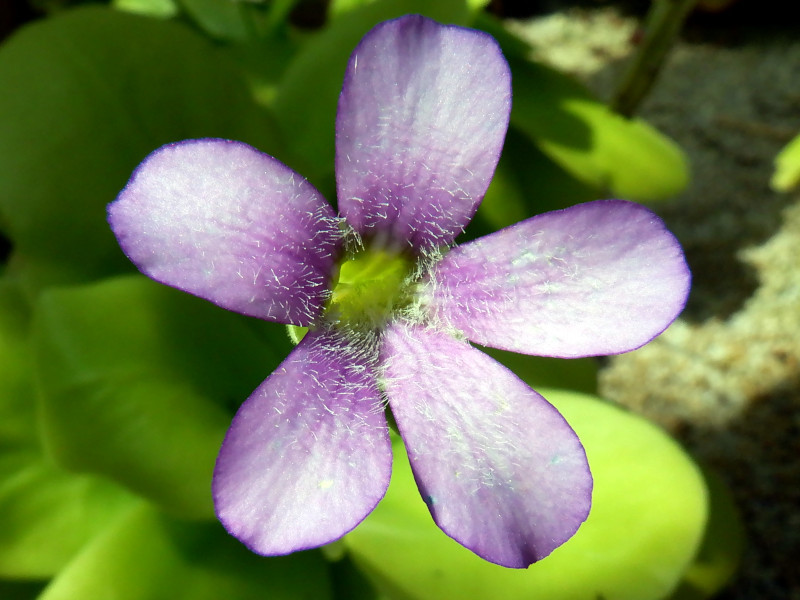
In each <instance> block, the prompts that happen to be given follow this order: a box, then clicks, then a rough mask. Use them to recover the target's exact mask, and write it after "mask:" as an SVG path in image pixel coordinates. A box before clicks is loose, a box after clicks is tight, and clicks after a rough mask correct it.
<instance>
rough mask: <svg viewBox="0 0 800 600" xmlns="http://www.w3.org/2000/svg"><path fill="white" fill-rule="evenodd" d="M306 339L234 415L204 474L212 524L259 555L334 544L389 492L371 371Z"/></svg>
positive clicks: (344, 351) (347, 354)
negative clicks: (209, 480)
mask: <svg viewBox="0 0 800 600" xmlns="http://www.w3.org/2000/svg"><path fill="white" fill-rule="evenodd" d="M358 350H359V349H358V348H355V347H354V346H348V345H347V343H346V342H344V341H342V340H341V339H340V338H338V337H337V336H336V335H335V334H333V333H329V332H313V331H312V332H310V333H308V334H307V335H306V337H305V338H304V339H303V340H302V342H300V344H299V345H298V346H297V347H296V348H295V349H294V350H293V351H292V353H291V354H290V355H289V357H288V358H287V359H286V360H285V361H284V362H283V363H282V364H281V366H280V367H278V369H277V370H276V371H275V372H274V373H273V374H272V375H271V376H270V377H269V378H267V380H266V381H265V382H264V383H263V384H261V386H260V387H259V388H258V389H257V390H256V391H255V392H254V393H253V395H252V396H250V398H249V399H248V400H247V401H246V402H245V403H244V404H243V405H242V406H241V408H240V409H239V412H238V413H237V414H236V417H235V418H234V420H233V423H232V424H231V428H230V429H229V430H228V434H227V436H226V437H225V441H224V442H223V444H222V449H221V450H220V454H219V457H218V458H217V465H216V469H215V471H214V481H213V495H214V503H215V507H216V510H217V516H218V517H219V520H220V521H221V522H222V524H223V525H224V526H225V528H226V529H227V530H228V531H229V532H230V533H231V534H232V535H234V536H236V537H237V538H239V540H241V541H242V542H243V543H244V544H245V545H247V546H248V547H249V548H250V549H251V550H253V551H254V552H257V553H259V554H265V555H276V554H288V553H290V552H294V551H295V550H302V549H305V548H312V547H315V546H320V545H322V544H326V543H328V542H331V541H333V540H335V539H338V538H340V537H341V536H343V535H344V534H345V533H347V532H348V531H350V530H351V529H353V528H354V527H355V526H356V525H358V523H360V522H361V521H362V520H363V519H364V517H366V516H367V515H368V514H369V513H370V512H371V511H372V509H373V508H375V505H376V504H377V503H378V501H379V500H380V499H381V498H382V497H383V495H384V493H385V492H386V488H387V487H388V485H389V478H390V476H391V468H392V451H391V443H390V441H389V433H388V428H387V426H386V420H385V418H384V415H383V406H382V404H381V399H380V392H379V391H378V388H377V385H376V382H375V378H374V375H373V372H372V368H371V364H372V363H373V360H374V359H373V358H372V357H369V356H366V355H365V354H364V353H363V352H359V351H358Z"/></svg>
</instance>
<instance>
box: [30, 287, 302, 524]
mask: <svg viewBox="0 0 800 600" xmlns="http://www.w3.org/2000/svg"><path fill="white" fill-rule="evenodd" d="M250 322H251V320H248V319H246V318H244V317H241V316H239V315H236V314H234V313H230V312H227V311H224V310H222V309H219V308H217V307H215V306H213V305H212V304H210V303H208V302H205V301H203V300H200V299H198V298H194V297H192V296H189V295H188V294H184V293H181V292H178V291H176V290H173V289H171V288H167V287H165V286H161V285H159V284H156V283H154V282H152V281H150V280H148V279H146V278H144V277H141V276H128V277H120V278H115V279H110V280H106V281H103V282H101V283H98V284H92V285H84V286H75V287H72V288H63V289H54V290H50V291H47V292H45V293H43V294H42V297H41V301H40V302H39V304H38V306H37V307H36V314H35V322H34V341H35V352H36V359H37V360H36V362H37V367H38V377H39V383H40V386H41V390H42V397H43V402H42V404H43V410H42V418H43V425H44V433H45V435H46V441H47V443H48V447H49V448H50V450H51V451H52V453H53V455H54V456H55V457H56V458H57V460H58V461H59V463H61V464H62V465H64V466H66V467H67V468H70V469H73V470H78V471H87V472H92V473H98V474H102V475H104V476H106V477H109V478H111V479H113V480H115V481H117V482H119V483H121V484H123V485H125V486H127V487H129V488H130V489H132V490H134V491H136V492H137V493H139V494H142V495H144V496H146V497H148V498H149V499H151V500H153V501H154V502H157V503H159V504H160V505H161V506H163V507H165V509H167V510H170V511H173V512H175V513H176V514H178V515H183V516H186V517H211V516H212V515H213V511H212V507H211V494H210V485H211V474H212V471H213V467H214V461H215V459H216V455H217V452H218V450H219V446H220V444H221V442H222V438H223V436H224V434H225V431H226V429H227V427H228V426H229V424H230V419H231V414H232V411H233V409H234V408H235V407H236V406H238V404H239V403H241V401H243V400H244V399H245V398H247V397H248V396H249V395H250V393H251V392H252V390H253V389H255V387H256V386H257V385H258V384H259V383H260V382H261V381H262V380H263V379H265V378H266V377H267V375H269V373H270V372H271V370H272V369H273V368H274V367H275V366H277V364H278V362H279V360H280V359H281V357H282V356H283V355H284V354H283V351H284V349H285V348H287V347H288V340H286V339H285V337H286V336H285V333H284V331H283V328H282V327H278V326H275V327H273V328H272V329H271V330H270V331H272V332H273V335H275V336H276V337H275V339H274V341H273V340H272V339H264V338H262V337H260V336H259V335H258V334H257V330H256V329H254V328H253V327H251V326H250Z"/></svg>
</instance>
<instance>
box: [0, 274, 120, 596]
mask: <svg viewBox="0 0 800 600" xmlns="http://www.w3.org/2000/svg"><path fill="white" fill-rule="evenodd" d="M29 320H30V319H29V309H28V306H27V304H26V303H25V301H24V299H23V296H22V292H21V291H20V290H19V287H18V286H17V285H16V284H15V283H14V282H11V281H9V280H8V279H6V278H3V279H0V577H10V578H38V577H49V576H51V575H53V574H54V573H56V572H57V571H58V570H59V569H60V568H61V567H62V566H63V565H64V564H65V563H66V562H67V561H68V560H70V559H71V558H72V556H73V555H74V554H75V553H76V552H78V551H79V550H80V548H81V547H82V546H83V545H84V544H85V543H86V542H87V541H88V540H89V539H91V538H92V537H93V536H94V535H95V534H96V533H97V532H98V531H100V530H101V529H102V528H103V527H104V526H105V525H106V523H108V522H109V521H110V520H111V519H113V518H114V517H115V516H116V515H117V514H118V513H119V511H120V510H122V509H123V508H124V507H126V506H127V505H128V504H129V503H130V502H131V498H130V496H129V495H128V494H127V493H126V492H124V490H122V489H120V488H118V487H116V486H114V485H112V484H111V483H109V482H105V481H101V480H99V479H97V478H94V477H90V476H76V475H73V474H70V473H67V472H65V471H62V470H60V469H58V468H57V467H56V466H54V465H52V464H50V463H49V462H47V460H46V459H45V456H44V454H43V452H42V449H41V445H40V441H39V437H38V435H37V433H38V432H37V422H36V410H35V404H36V398H35V394H34V387H35V386H34V384H33V372H32V369H31V357H30V347H29V341H28V329H29ZM3 597H4V598H5V596H3Z"/></svg>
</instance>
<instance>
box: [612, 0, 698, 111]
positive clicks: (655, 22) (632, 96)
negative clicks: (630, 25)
mask: <svg viewBox="0 0 800 600" xmlns="http://www.w3.org/2000/svg"><path fill="white" fill-rule="evenodd" d="M696 3H697V0H653V4H652V5H651V7H650V11H649V13H648V14H647V18H646V19H645V24H644V29H645V34H644V39H643V40H642V44H641V47H640V49H639V52H638V54H637V55H636V56H635V57H634V59H633V62H632V63H631V64H630V65H629V66H628V70H627V71H626V72H625V75H624V77H623V78H622V82H621V83H620V85H619V87H618V88H617V90H616V92H615V93H614V96H613V97H612V99H611V108H613V109H614V110H615V111H617V112H618V113H619V114H621V115H623V116H625V117H630V116H632V115H633V113H634V112H636V109H637V108H638V106H639V104H640V103H641V102H642V100H643V99H644V97H645V96H646V95H647V92H649V91H650V88H651V87H652V85H653V83H654V82H655V79H656V76H657V75H658V73H659V71H660V70H661V67H662V66H663V63H664V58H665V57H666V55H667V52H668V51H669V49H670V48H671V47H672V42H673V40H674V39H675V37H676V36H677V35H678V32H679V31H680V29H681V26H682V25H683V22H684V21H685V20H686V17H687V15H688V14H689V12H690V11H691V10H692V8H693V7H694V5H695V4H696Z"/></svg>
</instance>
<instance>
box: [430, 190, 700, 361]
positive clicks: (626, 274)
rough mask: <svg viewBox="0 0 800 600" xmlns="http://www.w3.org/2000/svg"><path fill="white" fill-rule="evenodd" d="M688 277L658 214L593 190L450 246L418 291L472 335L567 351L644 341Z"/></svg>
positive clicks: (672, 307)
mask: <svg viewBox="0 0 800 600" xmlns="http://www.w3.org/2000/svg"><path fill="white" fill-rule="evenodd" d="M690 279H691V275H690V273H689V268H688V267H687V265H686V261H685V259H684V256H683V251H682V250H681V247H680V244H679V243H678V241H677V240H676V239H675V237H674V236H673V235H672V234H671V233H670V232H669V231H667V229H666V228H665V226H664V223H663V222H662V221H661V219H659V218H658V217H657V216H656V215H655V214H654V213H652V212H651V211H649V210H648V209H646V208H644V207H643V206H640V205H638V204H635V203H632V202H624V201H621V200H598V201H595V202H587V203H586V204H580V205H577V206H572V207H570V208H567V209H564V210H559V211H554V212H549V213H545V214H542V215H538V216H536V217H533V218H531V219H527V220H525V221H522V222H520V223H517V224H516V225H512V226H511V227H507V228H506V229H503V230H501V231H498V232H496V233H494V234H491V235H488V236H486V237H483V238H480V239H478V240H475V241H473V242H470V243H467V244H464V245H462V246H459V247H458V248H454V249H453V250H452V251H450V253H449V254H447V255H446V256H445V257H444V259H443V260H442V261H441V262H440V263H439V264H438V265H436V267H435V268H434V269H433V271H432V272H431V276H430V279H429V281H428V283H427V287H426V289H424V290H423V291H422V295H423V297H424V301H425V302H427V303H428V304H429V305H430V307H431V309H432V310H433V312H434V314H436V315H437V316H438V318H439V319H441V320H442V321H444V322H445V323H446V324H448V325H450V326H452V327H455V328H456V329H458V330H460V331H462V332H463V333H464V334H465V335H466V336H467V338H469V339H470V340H472V341H474V342H477V343H479V344H483V345H486V346H492V347H495V348H503V349H505V350H512V351H516V352H524V353H527V354H536V355H541V356H559V357H565V358H574V357H579V356H596V355H601V354H616V353H619V352H627V351H628V350H633V349H635V348H638V347H639V346H642V345H644V344H646V343H647V342H649V341H650V340H651V339H653V338H654V337H655V336H657V335H658V334H659V333H661V332H662V331H663V330H664V329H666V327H667V326H668V325H669V324H670V323H671V322H672V321H673V320H674V319H675V318H676V317H677V316H678V314H680V312H681V310H683V307H684V305H685V303H686V298H687V296H688V293H689V284H690Z"/></svg>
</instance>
